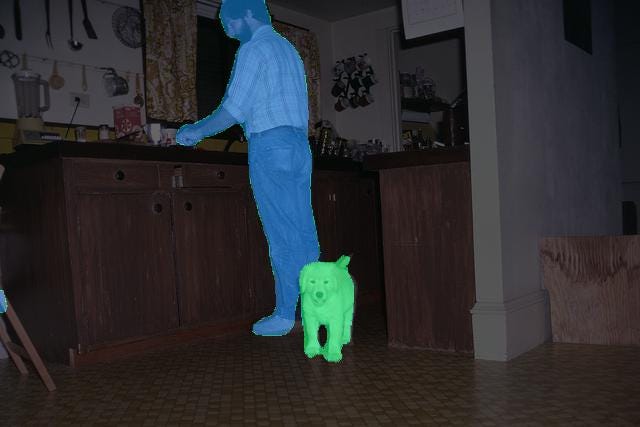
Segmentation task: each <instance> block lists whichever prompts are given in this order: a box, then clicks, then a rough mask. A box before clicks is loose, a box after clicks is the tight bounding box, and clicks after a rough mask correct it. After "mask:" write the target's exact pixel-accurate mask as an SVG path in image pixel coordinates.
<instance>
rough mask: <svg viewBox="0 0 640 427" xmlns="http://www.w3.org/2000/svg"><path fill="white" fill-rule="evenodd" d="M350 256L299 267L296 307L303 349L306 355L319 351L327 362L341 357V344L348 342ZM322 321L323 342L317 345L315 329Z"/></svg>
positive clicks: (351, 303) (351, 292) (351, 300)
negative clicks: (302, 333)
mask: <svg viewBox="0 0 640 427" xmlns="http://www.w3.org/2000/svg"><path fill="white" fill-rule="evenodd" d="M349 261H351V258H350V257H349V256H347V255H343V256H341V257H340V258H339V259H338V260H337V261H336V262H312V263H309V264H307V265H305V266H304V267H303V268H302V270H301V271H300V307H301V308H300V311H301V316H302V329H303V332H304V353H305V354H306V355H307V357H308V358H310V359H311V358H313V357H315V356H317V355H319V354H322V356H323V357H324V359H325V360H326V361H328V362H339V361H341V360H342V346H343V345H345V344H348V343H349V342H351V326H352V323H353V307H354V298H355V285H354V282H353V278H352V277H351V275H350V274H349V271H348V270H347V265H348V264H349ZM321 325H324V326H325V328H326V330H327V342H326V344H325V346H324V348H321V347H320V342H319V341H318V332H319V330H320V326H321Z"/></svg>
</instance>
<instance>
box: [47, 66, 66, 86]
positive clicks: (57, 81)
mask: <svg viewBox="0 0 640 427" xmlns="http://www.w3.org/2000/svg"><path fill="white" fill-rule="evenodd" d="M49 86H50V87H51V89H55V90H59V89H62V87H63V86H64V79H63V78H62V76H61V75H60V74H58V61H53V71H52V72H51V77H49Z"/></svg>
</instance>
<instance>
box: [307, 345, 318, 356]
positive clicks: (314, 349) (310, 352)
mask: <svg viewBox="0 0 640 427" xmlns="http://www.w3.org/2000/svg"><path fill="white" fill-rule="evenodd" d="M304 354H306V355H307V357H308V358H309V359H312V358H314V357H316V356H317V355H319V354H320V347H318V346H313V345H309V346H306V347H305V348H304Z"/></svg>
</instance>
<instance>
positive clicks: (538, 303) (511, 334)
mask: <svg viewBox="0 0 640 427" xmlns="http://www.w3.org/2000/svg"><path fill="white" fill-rule="evenodd" d="M471 315H472V321H473V344H474V353H475V358H476V359H482V360H496V361H507V360H511V359H513V358H515V357H517V356H519V355H521V354H523V353H525V352H527V351H529V350H531V349H533V348H535V347H537V346H538V345H540V344H542V343H543V342H545V341H547V340H548V337H549V332H550V331H549V320H548V296H547V292H546V290H544V289H539V290H537V291H535V292H532V293H529V294H527V295H523V296H521V297H519V298H514V299H512V300H510V301H505V302H493V301H478V302H476V304H475V306H474V307H473V309H472V310H471Z"/></svg>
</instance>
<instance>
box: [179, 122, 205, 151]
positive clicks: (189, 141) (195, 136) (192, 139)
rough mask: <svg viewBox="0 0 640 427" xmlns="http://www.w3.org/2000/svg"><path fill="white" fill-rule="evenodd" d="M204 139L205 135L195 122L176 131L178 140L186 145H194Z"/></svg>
mask: <svg viewBox="0 0 640 427" xmlns="http://www.w3.org/2000/svg"><path fill="white" fill-rule="evenodd" d="M202 139H203V136H202V134H201V132H200V130H199V129H198V126H196V125H195V124H190V125H183V126H182V127H180V129H178V132H177V133H176V142H177V143H178V144H180V145H184V146H186V147H193V146H194V145H196V144H197V143H198V142H200V140H202Z"/></svg>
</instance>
